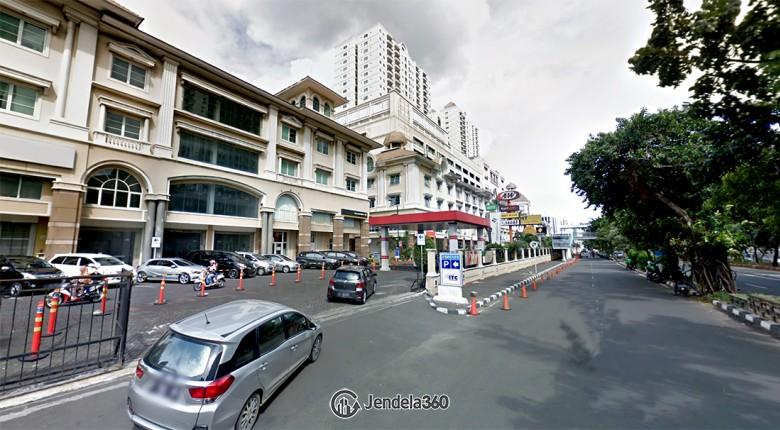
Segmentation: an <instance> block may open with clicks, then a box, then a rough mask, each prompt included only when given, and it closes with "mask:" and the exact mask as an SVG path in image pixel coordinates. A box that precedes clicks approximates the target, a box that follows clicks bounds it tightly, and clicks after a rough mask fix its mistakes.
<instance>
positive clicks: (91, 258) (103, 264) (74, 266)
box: [49, 253, 135, 284]
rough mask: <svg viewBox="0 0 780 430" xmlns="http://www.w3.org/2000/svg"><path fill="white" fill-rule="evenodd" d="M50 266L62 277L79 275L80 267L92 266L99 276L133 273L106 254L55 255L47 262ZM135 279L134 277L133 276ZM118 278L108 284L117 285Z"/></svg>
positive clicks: (131, 268)
mask: <svg viewBox="0 0 780 430" xmlns="http://www.w3.org/2000/svg"><path fill="white" fill-rule="evenodd" d="M49 263H51V265H52V266H54V267H56V268H58V269H60V270H61V271H62V275H63V276H79V275H81V266H89V265H90V264H92V265H94V266H95V267H96V268H97V272H98V273H100V274H101V275H118V274H121V273H122V272H123V271H127V272H131V273H132V272H133V267H132V266H130V265H129V264H125V263H124V262H123V261H121V260H119V259H117V258H115V257H112V256H110V255H108V254H81V253H76V254H57V255H55V256H54V257H52V259H51V260H49ZM133 279H135V276H133ZM119 282H120V279H119V278H112V279H109V281H108V283H109V284H116V283H119Z"/></svg>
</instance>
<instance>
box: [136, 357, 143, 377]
mask: <svg viewBox="0 0 780 430" xmlns="http://www.w3.org/2000/svg"><path fill="white" fill-rule="evenodd" d="M135 377H136V378H138V379H141V378H143V377H144V369H142V368H141V360H138V365H137V366H135Z"/></svg>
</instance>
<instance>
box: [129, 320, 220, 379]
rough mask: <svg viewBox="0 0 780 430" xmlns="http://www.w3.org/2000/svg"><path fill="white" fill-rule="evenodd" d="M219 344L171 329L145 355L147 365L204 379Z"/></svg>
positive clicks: (179, 374)
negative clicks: (193, 337)
mask: <svg viewBox="0 0 780 430" xmlns="http://www.w3.org/2000/svg"><path fill="white" fill-rule="evenodd" d="M218 348H219V346H218V345H217V344H214V343H208V342H202V341H198V340H195V339H192V338H189V337H186V336H182V335H180V334H177V333H174V332H171V331H169V332H168V333H166V334H165V335H164V336H163V337H161V338H160V340H158V341H157V343H155V344H154V346H153V347H152V349H150V350H149V352H148V353H147V354H146V357H144V362H145V363H146V365H147V366H149V367H151V368H153V369H156V370H159V371H161V372H170V373H172V374H174V375H176V376H178V377H180V378H185V379H189V380H194V381H203V380H205V379H206V377H207V373H208V370H209V369H210V368H211V361H212V360H213V359H214V356H216V352H217V350H218Z"/></svg>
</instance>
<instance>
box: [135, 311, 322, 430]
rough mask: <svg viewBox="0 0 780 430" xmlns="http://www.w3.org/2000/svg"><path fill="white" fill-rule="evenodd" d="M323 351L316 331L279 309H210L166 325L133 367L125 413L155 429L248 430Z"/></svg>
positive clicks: (319, 332) (305, 320)
mask: <svg viewBox="0 0 780 430" xmlns="http://www.w3.org/2000/svg"><path fill="white" fill-rule="evenodd" d="M321 348H322V329H321V327H320V325H319V324H317V323H315V322H313V321H312V320H311V319H310V318H308V317H306V316H305V315H303V314H302V313H300V312H298V311H296V310H294V309H290V308H288V307H285V306H283V305H280V304H278V303H273V302H265V301H260V300H238V301H234V302H230V303H226V304H224V305H220V306H217V307H214V308H211V309H208V310H206V311H205V312H200V313H198V314H195V315H193V316H190V317H187V318H185V319H183V320H181V321H178V322H176V323H174V324H171V325H170V327H169V330H168V332H167V333H165V334H164V335H163V336H162V337H161V338H160V339H159V340H158V341H157V343H155V344H154V346H152V347H151V348H150V349H149V351H148V352H147V353H146V354H145V355H144V357H143V358H142V359H141V360H139V362H138V366H137V367H136V371H135V376H134V377H133V379H132V380H131V381H130V388H129V392H128V396H127V413H128V415H129V416H130V419H131V420H132V421H133V423H135V424H136V425H137V426H139V427H143V428H147V429H154V430H158V429H160V430H161V429H194V430H206V429H228V428H229V429H233V428H235V429H240V430H249V429H251V428H252V427H254V425H255V423H256V422H257V418H258V415H259V413H260V406H261V405H262V404H263V403H264V402H265V401H267V400H268V399H269V398H270V397H271V396H272V395H273V393H274V391H276V390H277V389H278V388H279V387H280V386H281V385H282V383H284V381H285V380H286V379H287V378H288V377H289V376H290V375H292V374H293V373H294V372H295V370H296V369H297V368H298V367H299V366H301V365H303V364H304V363H306V362H314V361H316V360H317V358H319V355H320V350H321Z"/></svg>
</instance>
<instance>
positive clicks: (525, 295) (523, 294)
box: [520, 285, 528, 299]
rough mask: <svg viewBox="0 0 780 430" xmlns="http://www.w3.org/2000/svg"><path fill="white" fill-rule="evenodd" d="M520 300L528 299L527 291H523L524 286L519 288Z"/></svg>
mask: <svg viewBox="0 0 780 430" xmlns="http://www.w3.org/2000/svg"><path fill="white" fill-rule="evenodd" d="M520 298H521V299H527V298H528V290H526V289H525V285H523V286H522V287H520Z"/></svg>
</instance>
